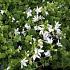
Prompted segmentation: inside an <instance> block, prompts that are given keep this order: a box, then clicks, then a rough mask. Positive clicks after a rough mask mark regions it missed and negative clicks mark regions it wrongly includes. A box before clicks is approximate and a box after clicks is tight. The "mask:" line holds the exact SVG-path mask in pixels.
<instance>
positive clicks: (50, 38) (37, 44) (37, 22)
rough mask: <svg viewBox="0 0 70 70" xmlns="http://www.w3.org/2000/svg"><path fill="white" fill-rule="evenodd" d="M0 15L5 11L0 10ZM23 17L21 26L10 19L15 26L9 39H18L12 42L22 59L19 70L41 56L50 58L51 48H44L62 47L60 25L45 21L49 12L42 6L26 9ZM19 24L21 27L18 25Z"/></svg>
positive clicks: (16, 21)
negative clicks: (15, 44)
mask: <svg viewBox="0 0 70 70" xmlns="http://www.w3.org/2000/svg"><path fill="white" fill-rule="evenodd" d="M44 1H45V0H43V2H44ZM0 13H1V15H3V14H4V13H6V11H4V10H0ZM23 15H24V16H26V17H25V18H22V19H26V20H25V21H24V23H23V24H21V23H22V22H20V21H21V20H17V19H16V18H15V17H14V16H12V17H11V23H12V24H13V23H14V25H15V27H14V29H13V31H12V32H13V33H14V34H13V35H14V37H11V38H12V39H13V41H14V40H17V38H18V39H19V40H17V41H14V42H15V43H16V42H17V43H18V44H17V50H16V51H15V52H17V53H20V54H22V55H21V57H22V59H20V60H19V61H20V64H21V69H23V68H24V67H27V64H30V63H29V60H31V61H32V62H35V60H36V59H37V58H38V59H41V58H42V54H43V55H44V57H45V58H47V57H48V58H50V57H51V56H52V54H51V51H52V50H53V48H52V49H51V47H50V48H49V49H44V48H46V47H49V46H54V47H57V48H59V47H62V44H61V42H60V41H61V38H62V37H61V34H62V31H61V23H60V22H59V21H54V24H53V25H52V24H51V23H49V22H48V20H47V16H49V12H48V11H46V10H44V9H43V7H42V6H36V7H34V8H31V7H28V8H26V10H25V11H23ZM19 22H20V24H21V25H19V24H18V23H19ZM11 34H12V33H11ZM9 35H10V34H9ZM22 42H23V43H22ZM44 44H46V45H47V46H45V45H44ZM24 46H25V47H24ZM13 54H14V52H13ZM10 57H12V56H10ZM44 57H43V58H44ZM10 68H11V66H10V65H8V67H7V70H10Z"/></svg>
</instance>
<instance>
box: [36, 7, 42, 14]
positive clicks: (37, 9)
mask: <svg viewBox="0 0 70 70" xmlns="http://www.w3.org/2000/svg"><path fill="white" fill-rule="evenodd" d="M35 11H36V13H37V15H38V14H39V13H40V12H41V11H42V7H39V8H38V6H37V8H36V9H35Z"/></svg>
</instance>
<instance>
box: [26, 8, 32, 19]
mask: <svg viewBox="0 0 70 70" xmlns="http://www.w3.org/2000/svg"><path fill="white" fill-rule="evenodd" d="M31 13H32V10H31V9H30V8H28V9H27V11H26V14H27V18H28V17H30V16H32V14H31Z"/></svg>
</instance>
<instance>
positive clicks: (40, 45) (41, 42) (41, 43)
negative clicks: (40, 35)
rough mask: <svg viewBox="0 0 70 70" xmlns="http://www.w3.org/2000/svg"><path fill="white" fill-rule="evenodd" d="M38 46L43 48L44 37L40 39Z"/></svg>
mask: <svg viewBox="0 0 70 70" xmlns="http://www.w3.org/2000/svg"><path fill="white" fill-rule="evenodd" d="M38 46H39V47H40V48H43V41H42V39H38Z"/></svg>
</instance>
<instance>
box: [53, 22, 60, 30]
mask: <svg viewBox="0 0 70 70" xmlns="http://www.w3.org/2000/svg"><path fill="white" fill-rule="evenodd" d="M60 26H61V24H59V22H56V21H55V27H54V29H55V30H57V29H59V28H60Z"/></svg>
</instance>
